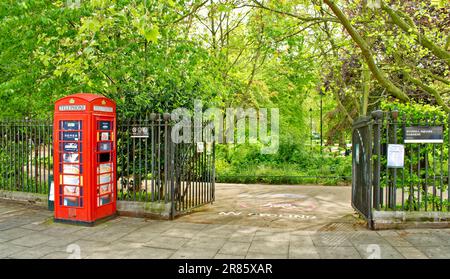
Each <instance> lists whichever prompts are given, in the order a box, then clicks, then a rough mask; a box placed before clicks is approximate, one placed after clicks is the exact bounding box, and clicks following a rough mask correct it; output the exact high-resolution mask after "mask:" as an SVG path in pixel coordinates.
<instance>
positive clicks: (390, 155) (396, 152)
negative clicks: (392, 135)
mask: <svg viewBox="0 0 450 279" xmlns="http://www.w3.org/2000/svg"><path fill="white" fill-rule="evenodd" d="M404 165H405V146H404V145H403V144H388V150H387V167H388V168H403V167H404Z"/></svg>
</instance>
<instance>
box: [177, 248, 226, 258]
mask: <svg viewBox="0 0 450 279" xmlns="http://www.w3.org/2000/svg"><path fill="white" fill-rule="evenodd" d="M218 251H219V250H218V249H212V250H206V249H202V248H181V249H179V250H177V251H176V252H175V253H174V254H173V255H172V256H171V257H170V258H171V259H213V258H214V257H215V255H216V254H217V252H218Z"/></svg>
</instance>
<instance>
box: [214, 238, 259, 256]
mask: <svg viewBox="0 0 450 279" xmlns="http://www.w3.org/2000/svg"><path fill="white" fill-rule="evenodd" d="M250 244H251V243H249V242H236V241H229V242H226V243H225V244H224V245H223V246H222V248H221V249H220V250H219V253H221V254H225V255H237V256H245V255H247V253H248V249H249V248H250Z"/></svg>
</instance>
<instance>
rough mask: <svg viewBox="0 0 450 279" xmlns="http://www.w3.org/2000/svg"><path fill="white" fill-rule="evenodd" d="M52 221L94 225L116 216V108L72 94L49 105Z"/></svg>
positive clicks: (102, 99) (97, 98) (100, 98)
mask: <svg viewBox="0 0 450 279" xmlns="http://www.w3.org/2000/svg"><path fill="white" fill-rule="evenodd" d="M53 125H54V129H53V131H54V132H53V133H54V134H53V139H54V140H53V150H54V151H53V152H54V154H53V171H54V185H55V187H54V191H55V193H54V194H55V221H59V222H71V223H79V224H91V225H92V224H94V223H95V222H96V221H98V220H100V219H106V218H108V217H112V216H115V215H116V191H117V190H116V189H117V187H116V186H117V185H116V140H115V138H116V104H115V102H114V101H112V100H110V99H107V98H105V97H103V96H99V95H94V94H87V93H78V94H73V95H70V96H67V97H64V98H61V99H59V100H58V101H56V103H55V115H54V124H53Z"/></svg>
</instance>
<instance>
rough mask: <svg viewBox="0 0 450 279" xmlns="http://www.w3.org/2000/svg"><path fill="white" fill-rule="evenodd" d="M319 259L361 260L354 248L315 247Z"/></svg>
mask: <svg viewBox="0 0 450 279" xmlns="http://www.w3.org/2000/svg"><path fill="white" fill-rule="evenodd" d="M316 249H317V252H318V254H319V256H320V258H321V259H361V255H360V254H359V253H358V251H357V250H356V248H354V247H316Z"/></svg>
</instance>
